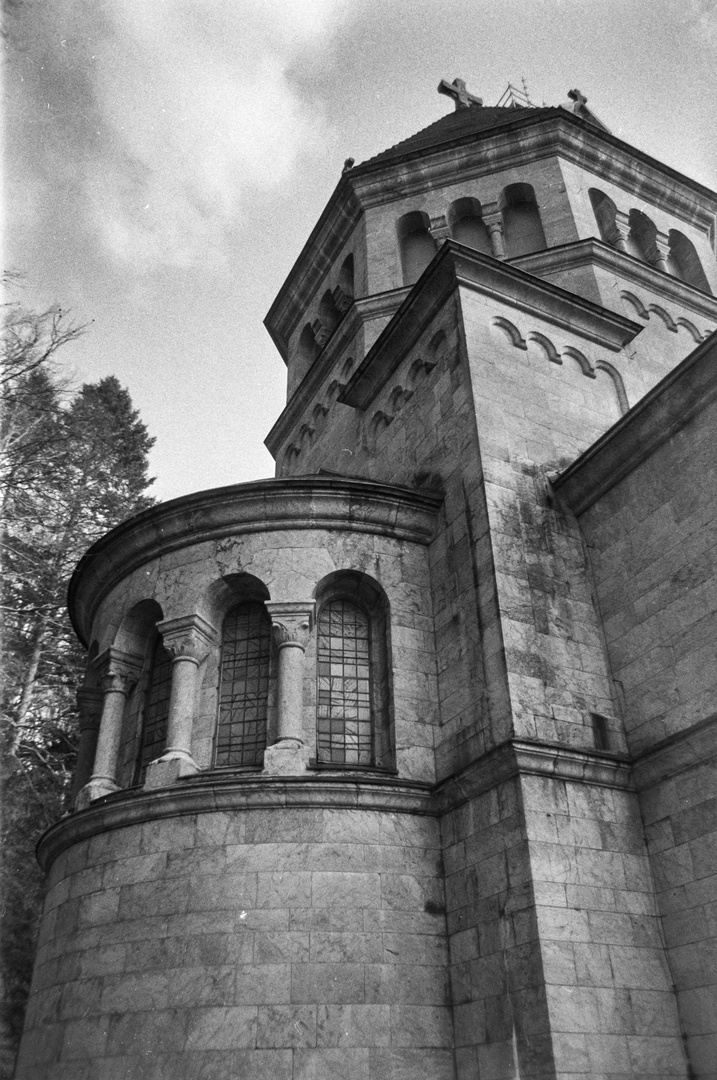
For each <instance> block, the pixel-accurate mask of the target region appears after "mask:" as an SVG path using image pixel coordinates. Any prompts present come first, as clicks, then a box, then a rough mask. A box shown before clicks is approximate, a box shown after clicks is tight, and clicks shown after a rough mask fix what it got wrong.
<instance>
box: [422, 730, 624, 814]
mask: <svg viewBox="0 0 717 1080" xmlns="http://www.w3.org/2000/svg"><path fill="white" fill-rule="evenodd" d="M514 776H547V777H549V778H550V779H553V780H567V781H572V782H577V783H582V784H594V785H597V786H598V787H611V788H617V789H619V790H625V789H628V790H632V789H633V781H632V770H631V767H630V762H629V760H628V758H626V757H622V756H620V755H618V754H611V753H609V752H607V751H604V750H577V749H575V748H574V747H570V746H562V745H560V744H559V743H547V742H529V741H527V740H520V739H511V740H509V741H508V742H505V743H503V744H502V745H501V746H497V747H496V748H495V749H494V750H491V751H489V753H487V754H486V755H485V756H484V757H482V758H480V759H479V760H478V761H475V762H473V763H472V764H471V765H469V766H467V768H465V769H464V770H463V771H462V772H461V773H459V774H458V775H457V776H451V777H448V779H447V780H443V781H442V782H441V783H440V784H439V785H438V786H437V787H436V788H435V789H434V792H433V800H432V801H433V805H434V808H435V812H436V813H438V814H444V813H445V812H446V811H447V810H453V809H455V807H457V806H460V805H461V804H462V803H464V802H467V801H468V799H472V798H474V797H475V796H477V795H482V794H483V793H484V792H486V791H490V789H491V788H494V787H495V786H496V785H497V784H500V783H503V782H504V781H506V780H510V779H511V778H512V777H514Z"/></svg>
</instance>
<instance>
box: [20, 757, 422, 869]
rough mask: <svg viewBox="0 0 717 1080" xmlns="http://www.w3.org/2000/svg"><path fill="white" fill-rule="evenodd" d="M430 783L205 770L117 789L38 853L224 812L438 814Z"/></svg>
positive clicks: (62, 827)
mask: <svg viewBox="0 0 717 1080" xmlns="http://www.w3.org/2000/svg"><path fill="white" fill-rule="evenodd" d="M430 790H431V789H430V785H428V784H421V783H417V782H412V781H407V780H398V779H396V778H395V777H376V776H368V775H367V776H363V777H360V778H359V777H352V778H351V779H348V778H347V777H346V776H326V775H322V776H320V777H317V776H309V777H306V776H296V777H294V776H288V777H264V776H258V775H256V774H252V775H250V776H232V777H223V776H221V774H218V773H213V774H208V773H200V774H199V775H195V776H192V777H187V778H185V779H184V780H182V781H180V782H179V783H177V784H174V785H173V786H172V787H167V788H159V789H155V790H153V791H149V792H145V791H141V790H138V789H130V790H128V791H121V792H115V793H114V794H112V795H108V796H105V798H103V799H98V800H97V801H96V802H94V803H92V804H91V805H90V806H89V807H88V808H87V809H86V810H80V811H78V812H77V813H75V814H71V815H68V816H67V817H64V818H62V819H61V820H60V821H58V822H57V823H56V824H55V825H53V826H52V827H51V828H50V829H48V831H47V832H46V833H45V834H44V835H43V836H42V837H41V838H40V842H39V844H38V846H37V857H38V860H39V862H40V865H41V866H42V867H43V869H48V868H49V867H50V866H51V865H52V863H53V861H54V860H55V859H56V858H57V856H58V855H59V854H61V852H63V851H65V850H66V849H67V848H68V847H71V846H72V845H73V844H76V843H79V842H80V841H82V840H88V839H89V838H90V837H92V836H96V835H97V834H98V833H104V832H108V831H110V830H112V829H121V828H124V827H125V826H127V825H138V824H142V823H144V822H146V821H157V820H160V819H163V818H171V817H182V816H185V815H188V814H202V813H212V812H218V811H227V810H232V811H251V810H266V809H270V808H273V807H277V808H280V807H312V808H314V809H321V808H328V809H331V810H336V809H344V810H356V809H359V810H383V811H388V812H389V813H399V814H401V813H402V814H432V813H433V812H434V811H433V809H432V807H431V802H430Z"/></svg>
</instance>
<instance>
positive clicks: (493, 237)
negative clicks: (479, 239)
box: [483, 207, 505, 259]
mask: <svg viewBox="0 0 717 1080" xmlns="http://www.w3.org/2000/svg"><path fill="white" fill-rule="evenodd" d="M483 223H484V224H485V227H486V229H487V230H488V237H489V239H490V246H491V248H492V249H493V257H494V258H495V259H504V258H505V246H504V244H503V215H502V214H501V212H500V211H499V210H495V211H493V212H492V213H486V211H485V207H484V209H483Z"/></svg>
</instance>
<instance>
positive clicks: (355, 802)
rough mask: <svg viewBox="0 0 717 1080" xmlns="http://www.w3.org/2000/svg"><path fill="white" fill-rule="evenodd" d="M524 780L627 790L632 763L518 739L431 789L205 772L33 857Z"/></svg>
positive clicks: (124, 802) (127, 799) (437, 798)
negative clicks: (250, 818)
mask: <svg viewBox="0 0 717 1080" xmlns="http://www.w3.org/2000/svg"><path fill="white" fill-rule="evenodd" d="M525 775H531V776H547V777H550V778H552V779H557V780H565V781H572V782H576V783H583V784H596V785H598V786H601V787H612V788H617V789H619V790H624V789H631V788H632V777H631V770H630V764H629V762H628V760H627V759H626V758H623V757H620V756H619V755H617V754H609V753H607V752H605V751H599V750H577V749H575V748H573V747H568V746H561V745H560V744H558V743H541V742H531V741H528V740H518V739H513V740H509V741H508V742H506V743H503V744H502V745H501V746H498V747H496V748H495V749H494V750H492V751H490V752H489V753H487V754H485V755H484V756H483V757H482V758H480V759H479V760H478V761H475V762H473V763H472V764H471V765H469V766H468V767H467V768H465V769H463V770H462V772H460V773H459V774H457V775H456V776H452V777H449V778H448V779H447V780H444V781H442V782H441V783H439V784H437V785H435V786H432V785H430V784H426V783H421V782H418V781H411V780H401V779H399V778H398V777H393V776H376V775H375V774H374V773H371V774H369V773H366V774H363V775H360V774H359V775H356V774H355V775H354V776H352V777H350V778H349V777H348V776H346V775H345V774H344V775H335V776H331V775H326V774H325V773H324V774H321V775H318V776H317V775H316V774H314V775H311V776H288V777H267V776H262V775H259V774H257V773H252V774H250V775H246V774H245V775H243V776H237V775H233V776H227V775H225V774H222V773H220V772H205V773H199V774H197V775H194V776H190V777H185V778H184V779H183V780H181V781H179V782H178V783H175V784H173V785H172V786H170V787H165V788H159V789H154V790H152V791H143V790H141V789H137V788H131V789H129V790H127V791H120V792H115V793H113V794H111V795H107V796H105V797H104V798H102V799H98V800H97V801H96V802H94V803H92V804H91V805H90V806H89V807H87V808H86V809H84V810H80V811H78V812H77V813H75V814H71V815H67V816H66V817H64V818H62V819H61V820H60V821H58V822H57V823H56V824H55V825H53V826H52V827H51V828H50V829H48V831H47V832H46V833H45V834H44V835H43V836H42V837H41V839H40V842H39V844H38V847H37V854H38V859H39V861H40V864H41V866H42V867H43V868H44V869H48V868H49V866H50V865H51V864H52V862H53V860H54V859H56V858H57V856H58V855H59V854H60V853H61V852H62V851H65V850H66V849H67V848H69V847H71V846H72V845H73V844H76V843H78V842H80V841H82V840H87V839H89V838H90V837H92V836H96V835H97V834H98V833H103V832H108V831H110V830H112V829H120V828H123V827H125V826H127V825H137V824H142V823H144V822H146V821H156V820H159V819H162V818H170V817H181V816H185V815H189V814H201V813H212V812H218V811H227V810H232V811H251V810H264V809H269V808H272V807H282V808H285V807H292V808H297V807H313V808H317V809H318V808H328V809H332V810H335V809H357V810H378V811H384V812H389V813H399V814H425V815H432V816H440V815H442V814H444V813H446V812H447V811H448V810H453V809H455V808H456V807H457V806H460V805H461V804H462V803H464V802H466V801H467V800H468V799H471V798H475V797H476V796H477V795H480V794H481V793H483V792H485V791H489V790H490V789H491V788H493V787H495V786H496V785H497V784H500V783H503V782H505V781H506V780H509V779H510V778H511V777H514V776H525Z"/></svg>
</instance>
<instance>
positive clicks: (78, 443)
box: [0, 307, 154, 1078]
mask: <svg viewBox="0 0 717 1080" xmlns="http://www.w3.org/2000/svg"><path fill="white" fill-rule="evenodd" d="M82 330H83V328H82V327H76V326H73V325H72V324H70V323H68V321H67V318H66V316H65V315H64V314H63V313H62V312H61V311H60V310H59V309H54V308H53V309H50V310H49V311H46V312H43V313H41V314H36V313H32V312H27V311H22V310H19V309H17V308H14V307H13V308H11V309H10V313H9V316H8V318H7V320H6V325H5V331H4V341H3V358H2V359H3V363H2V406H3V413H2V421H1V426H0V436H1V442H0V452H1V457H0V479H1V481H2V522H3V531H2V561H3V567H2V568H3V595H2V613H3V658H4V664H3V669H4V670H3V695H2V743H3V745H2V750H3V777H2V779H3V789H4V791H3V794H4V799H3V809H4V812H3V823H2V826H3V837H2V839H3V849H4V861H3V868H2V886H3V904H4V917H3V935H2V977H3V983H4V1001H5V1014H4V1017H3V1024H2V1035H1V1036H0V1078H2V1076H3V1075H10V1071H9V1070H10V1069H11V1062H12V1059H13V1058H14V1048H15V1045H16V1042H17V1040H18V1039H19V1035H20V1030H21V1027H22V1019H23V1015H24V1008H25V1002H26V1000H27V993H28V990H29V980H30V974H31V971H32V960H33V952H34V941H35V934H36V926H37V919H38V915H39V909H40V904H41V899H42V875H41V872H40V870H39V867H38V866H37V864H36V861H35V857H34V847H35V844H36V842H37V839H38V837H39V836H40V834H41V833H42V831H43V830H44V829H45V828H47V827H48V825H50V824H51V823H52V822H53V821H55V820H56V819H57V818H58V817H59V816H60V815H61V813H62V812H63V809H64V808H65V804H66V797H67V791H68V786H69V780H70V777H71V773H72V768H73V764H74V757H75V747H76V742H77V709H76V701H75V692H76V690H77V687H78V686H79V684H80V682H81V681H82V675H83V669H84V664H85V659H84V654H83V650H82V648H81V647H80V645H79V642H78V641H77V640H76V638H75V635H74V631H73V630H72V627H71V625H70V621H69V617H68V615H67V612H66V592H67V583H68V581H69V577H70V575H71V573H72V570H73V568H74V566H75V564H76V563H77V561H78V559H79V558H80V557H81V555H82V554H83V552H84V551H85V550H86V549H87V547H88V546H89V545H90V544H92V543H93V542H94V541H95V540H97V539H98V538H99V537H100V536H101V535H103V533H105V532H106V531H107V530H108V529H110V528H112V527H113V526H114V525H117V524H119V522H120V521H122V520H124V519H125V518H127V517H129V516H130V515H131V514H134V513H136V512H137V511H139V510H143V509H145V508H146V507H148V506H150V505H151V504H152V502H153V500H152V499H151V498H149V497H148V496H147V495H146V491H147V488H148V487H149V485H150V484H151V483H152V481H151V480H150V479H149V478H148V475H147V468H148V462H147V456H148V453H149V450H150V449H151V447H152V445H153V443H154V440H153V439H151V438H150V437H149V436H148V434H147V429H146V427H145V425H144V424H143V423H142V421H141V420H140V419H139V415H138V413H137V411H136V410H135V409H134V408H133V407H132V401H131V398H130V396H129V393H128V392H127V390H125V389H123V388H122V387H121V386H120V384H119V382H118V381H117V379H116V378H114V377H113V376H110V377H108V378H105V379H102V380H101V381H100V382H98V383H87V384H85V385H84V386H82V387H81V388H80V389H79V391H77V392H76V393H74V394H73V393H70V392H68V390H67V387H66V385H65V384H64V383H63V381H62V380H61V379H60V378H59V376H58V374H57V370H56V365H55V354H56V352H57V350H58V349H59V348H61V347H62V346H64V345H66V344H68V343H69V342H71V341H73V340H74V339H75V338H76V337H77V336H78V335H79V334H80V333H81V332H82ZM3 1059H4V1060H3ZM3 1070H4V1072H3Z"/></svg>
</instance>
